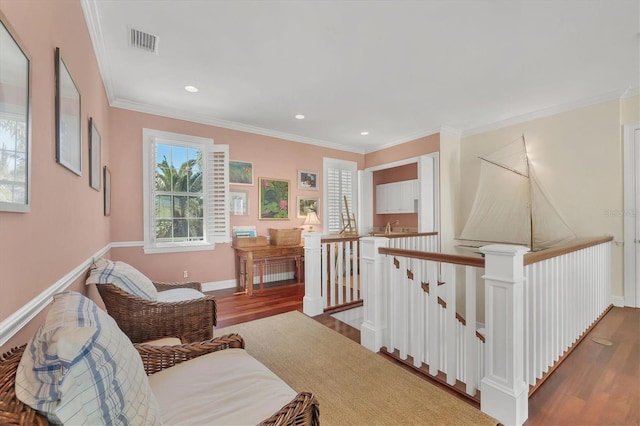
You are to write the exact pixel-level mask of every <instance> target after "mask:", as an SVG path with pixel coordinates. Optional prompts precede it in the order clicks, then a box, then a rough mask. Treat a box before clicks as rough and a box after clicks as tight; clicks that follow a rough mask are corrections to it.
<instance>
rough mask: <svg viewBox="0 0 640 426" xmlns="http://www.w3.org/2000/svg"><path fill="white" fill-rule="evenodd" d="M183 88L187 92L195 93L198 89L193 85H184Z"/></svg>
mask: <svg viewBox="0 0 640 426" xmlns="http://www.w3.org/2000/svg"><path fill="white" fill-rule="evenodd" d="M184 90H186V91H187V92H191V93H196V92H197V91H198V88H197V87H195V86H184Z"/></svg>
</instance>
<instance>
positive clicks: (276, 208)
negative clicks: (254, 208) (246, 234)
mask: <svg viewBox="0 0 640 426" xmlns="http://www.w3.org/2000/svg"><path fill="white" fill-rule="evenodd" d="M259 185H260V191H259V192H260V196H259V199H260V216H259V217H258V219H260V220H289V181H288V180H283V179H273V178H262V177H261V178H259Z"/></svg>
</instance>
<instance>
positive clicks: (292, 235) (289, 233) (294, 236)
mask: <svg viewBox="0 0 640 426" xmlns="http://www.w3.org/2000/svg"><path fill="white" fill-rule="evenodd" d="M269 236H270V237H271V244H272V245H275V246H296V245H300V241H301V236H302V229H301V228H294V229H274V228H269Z"/></svg>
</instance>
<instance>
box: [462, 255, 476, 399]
mask: <svg viewBox="0 0 640 426" xmlns="http://www.w3.org/2000/svg"><path fill="white" fill-rule="evenodd" d="M464 273H465V312H466V314H465V316H466V320H467V325H466V327H465V331H464V341H465V345H464V346H465V352H464V369H465V383H466V385H467V387H466V392H467V393H468V394H469V395H471V396H473V395H475V394H476V389H477V388H478V371H477V365H478V364H477V363H478V346H477V343H476V341H477V339H478V338H477V337H476V321H477V318H476V284H477V283H476V268H474V267H473V266H465V267H464Z"/></svg>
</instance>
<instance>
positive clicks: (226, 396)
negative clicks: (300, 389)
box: [149, 349, 297, 425]
mask: <svg viewBox="0 0 640 426" xmlns="http://www.w3.org/2000/svg"><path fill="white" fill-rule="evenodd" d="M149 384H150V385H151V390H152V391H153V393H154V395H155V397H156V400H157V401H158V406H159V407H160V413H161V415H162V420H163V423H164V424H170V425H171V424H172V425H213V424H218V425H256V424H258V423H260V422H261V421H262V420H264V419H266V418H268V417H269V416H271V415H272V414H274V413H275V412H276V411H278V410H279V409H280V408H282V407H283V406H284V405H285V404H287V403H288V402H290V401H291V400H292V399H293V398H295V396H296V394H297V392H295V391H294V390H293V389H291V387H289V386H288V385H287V384H286V383H284V382H283V381H282V380H280V378H279V377H278V376H276V375H275V374H274V373H272V372H271V371H270V370H269V369H268V368H267V367H265V366H264V365H262V364H261V363H260V362H258V361H257V360H256V359H255V358H253V357H252V356H251V355H249V354H248V353H247V352H245V350H244V349H225V350H223V351H219V352H214V353H211V354H208V355H204V356H201V357H199V358H196V359H192V360H190V361H187V362H183V363H181V364H178V365H175V366H173V367H171V368H168V369H166V370H163V371H160V372H158V373H156V374H153V375H151V376H149Z"/></svg>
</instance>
